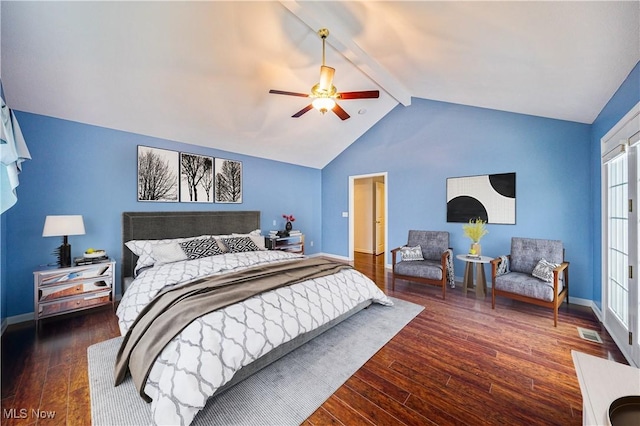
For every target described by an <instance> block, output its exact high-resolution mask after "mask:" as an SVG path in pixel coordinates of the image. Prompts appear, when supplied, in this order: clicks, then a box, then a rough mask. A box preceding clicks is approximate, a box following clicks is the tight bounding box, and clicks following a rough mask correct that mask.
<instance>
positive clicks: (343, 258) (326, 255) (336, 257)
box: [309, 253, 353, 262]
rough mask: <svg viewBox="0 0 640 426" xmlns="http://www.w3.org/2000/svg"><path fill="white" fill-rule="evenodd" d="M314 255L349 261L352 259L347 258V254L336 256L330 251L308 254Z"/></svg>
mask: <svg viewBox="0 0 640 426" xmlns="http://www.w3.org/2000/svg"><path fill="white" fill-rule="evenodd" d="M316 256H324V257H331V258H333V259H337V260H342V261H344V262H350V261H352V260H353V259H349V258H348V257H347V256H338V255H337V254H331V253H316V254H312V255H309V257H316Z"/></svg>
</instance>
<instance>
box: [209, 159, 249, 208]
mask: <svg viewBox="0 0 640 426" xmlns="http://www.w3.org/2000/svg"><path fill="white" fill-rule="evenodd" d="M215 172H216V175H215V182H214V187H215V201H216V203H242V162H240V161H233V160H224V159H222V158H216V159H215Z"/></svg>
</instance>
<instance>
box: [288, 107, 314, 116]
mask: <svg viewBox="0 0 640 426" xmlns="http://www.w3.org/2000/svg"><path fill="white" fill-rule="evenodd" d="M312 109H313V105H311V104H309V105H307V106H306V107H304V108H302V109H301V110H300V111H298V112H296V113H295V114H293V115H292V116H291V118H298V117H300V116H301V115H302V114H304V113H305V112H307V111H311V110H312Z"/></svg>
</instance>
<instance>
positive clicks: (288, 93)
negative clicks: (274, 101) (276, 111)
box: [269, 89, 309, 98]
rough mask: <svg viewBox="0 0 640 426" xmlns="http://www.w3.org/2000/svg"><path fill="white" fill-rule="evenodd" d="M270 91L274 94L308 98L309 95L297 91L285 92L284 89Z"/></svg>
mask: <svg viewBox="0 0 640 426" xmlns="http://www.w3.org/2000/svg"><path fill="white" fill-rule="evenodd" d="M269 93H272V94H274V95H287V96H300V97H301V98H308V97H309V95H308V94H307V93H296V92H285V91H284V90H273V89H271V90H269Z"/></svg>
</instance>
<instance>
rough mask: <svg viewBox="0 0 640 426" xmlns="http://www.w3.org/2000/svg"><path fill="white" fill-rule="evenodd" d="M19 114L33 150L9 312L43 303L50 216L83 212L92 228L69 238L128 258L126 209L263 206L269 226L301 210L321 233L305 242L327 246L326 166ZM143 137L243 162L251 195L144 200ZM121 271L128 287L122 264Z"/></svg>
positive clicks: (51, 243) (11, 219) (17, 230)
mask: <svg viewBox="0 0 640 426" xmlns="http://www.w3.org/2000/svg"><path fill="white" fill-rule="evenodd" d="M17 115H18V120H19V121H20V126H21V128H22V132H23V134H24V136H25V139H26V141H27V143H28V146H29V150H30V151H31V156H32V158H33V159H32V160H31V161H27V162H25V163H24V167H23V173H21V174H20V186H19V187H18V191H19V198H18V203H17V204H16V205H15V206H14V207H12V208H11V209H9V210H8V211H7V212H5V213H4V214H3V220H6V237H5V233H4V232H3V245H4V244H6V250H4V249H3V250H2V258H3V263H2V271H3V280H2V293H3V298H4V299H6V311H5V309H3V310H2V315H4V316H5V317H10V316H14V315H19V314H24V313H29V312H33V271H34V270H36V269H37V268H38V265H42V264H46V263H49V262H54V261H55V257H54V256H53V255H52V252H53V250H54V249H55V247H57V246H59V245H60V243H61V239H59V238H57V237H55V238H54V237H49V238H43V237H42V229H43V226H44V220H45V216H47V215H55V214H81V215H83V217H84V222H85V228H86V235H81V236H70V237H69V243H70V244H71V247H72V256H79V255H81V254H82V252H83V251H84V250H85V249H87V248H89V247H94V248H102V249H105V250H106V251H107V253H108V254H109V255H110V256H111V257H113V258H114V259H116V260H117V261H118V262H119V261H120V260H121V256H122V255H121V237H122V231H121V223H122V222H121V214H122V212H125V211H160V210H162V211H176V210H186V211H196V210H260V211H261V213H262V215H261V218H262V229H263V231H264V232H266V231H268V230H270V229H283V228H284V219H283V218H282V214H284V213H287V214H293V215H294V216H295V217H296V222H295V227H296V228H297V229H301V230H303V231H304V233H305V239H306V242H310V241H314V246H313V247H311V246H310V245H309V244H307V245H306V247H305V251H306V252H307V253H309V254H313V253H316V252H319V251H320V250H322V246H321V241H320V240H321V217H320V212H321V210H320V201H321V174H320V170H318V169H312V168H308V167H301V166H295V165H291V164H287V163H281V162H277V161H271V160H265V159H260V158H256V157H250V156H244V155H239V154H233V153H229V152H224V151H219V150H214V149H207V148H203V147H199V146H195V145H187V144H183V143H177V142H172V141H167V140H162V139H156V138H152V137H147V136H142V135H137V134H132V133H127V132H122V131H117V130H111V129H106V128H101V127H96V126H90V125H85V124H79V123H76V122H71V121H65V120H60V119H55V118H51V117H45V116H41V115H35V114H28V113H24V112H17ZM137 145H145V146H151V147H157V148H164V149H170V150H174V151H182V152H188V153H194V154H201V155H208V156H212V157H219V158H226V159H232V160H239V161H242V165H243V203H242V204H214V203H206V204H205V203H155V202H138V201H137V197H136V186H137V185H136V173H137ZM4 216H6V217H4ZM273 220H276V221H277V226H276V227H274V226H273ZM5 238H6V241H4V239H5ZM5 259H6V263H5ZM5 269H6V274H5V273H4V271H5ZM117 274H118V277H117V279H116V283H117V287H118V288H117V292H118V293H119V292H120V289H119V285H120V279H119V274H120V268H119V267H118V268H117ZM5 290H6V292H5ZM5 293H6V294H5Z"/></svg>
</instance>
